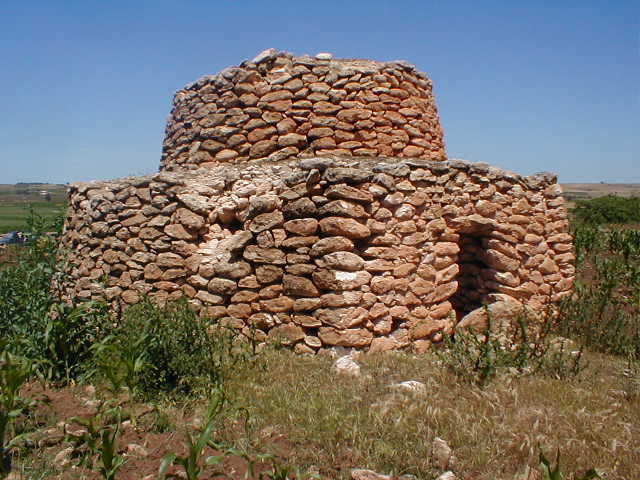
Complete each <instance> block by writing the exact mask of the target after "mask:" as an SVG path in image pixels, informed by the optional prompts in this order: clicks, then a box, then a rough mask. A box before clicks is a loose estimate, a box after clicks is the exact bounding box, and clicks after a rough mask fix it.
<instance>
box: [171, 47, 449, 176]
mask: <svg viewBox="0 0 640 480" xmlns="http://www.w3.org/2000/svg"><path fill="white" fill-rule="evenodd" d="M305 155H307V156H321V155H353V156H364V157H370V156H390V157H391V156H396V157H412V158H425V159H432V160H445V159H446V155H445V150H444V142H443V134H442V129H441V127H440V121H439V118H438V112H437V109H436V105H435V99H434V97H433V94H432V84H431V81H430V80H429V79H428V78H427V76H426V75H425V74H424V73H422V72H420V71H418V70H416V68H415V67H414V66H413V65H410V64H409V63H407V62H403V61H397V62H388V63H379V62H373V61H369V60H336V59H333V58H331V56H330V55H318V56H317V57H316V58H311V57H294V56H293V55H291V54H290V53H286V52H277V51H276V50H273V49H271V50H266V51H265V52H262V53H261V54H260V55H258V56H257V57H256V58H255V59H253V61H250V62H249V61H247V62H244V63H242V64H241V65H240V66H239V67H231V68H228V69H226V70H224V71H222V72H221V73H219V74H218V75H210V76H205V77H202V78H201V79H199V80H198V81H196V82H194V83H191V84H189V85H187V86H186V87H185V88H184V89H182V90H180V91H178V92H177V93H176V95H175V97H174V100H173V109H172V111H171V114H170V116H169V119H168V122H167V127H166V132H165V140H164V144H163V153H162V160H161V169H162V170H176V169H185V168H200V167H205V168H207V167H212V166H214V165H217V164H220V163H242V162H244V161H247V160H250V159H258V158H265V157H268V158H270V159H271V160H274V161H279V160H283V159H286V158H290V157H299V156H305Z"/></svg>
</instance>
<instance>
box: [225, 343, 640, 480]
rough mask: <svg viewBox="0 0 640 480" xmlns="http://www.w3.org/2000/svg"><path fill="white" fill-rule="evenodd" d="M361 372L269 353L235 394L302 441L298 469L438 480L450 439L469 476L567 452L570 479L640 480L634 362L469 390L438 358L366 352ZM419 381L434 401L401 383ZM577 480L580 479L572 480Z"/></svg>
mask: <svg viewBox="0 0 640 480" xmlns="http://www.w3.org/2000/svg"><path fill="white" fill-rule="evenodd" d="M358 363H360V364H361V365H362V375H361V377H360V378H357V379H354V378H350V377H345V376H336V374H334V373H333V372H332V371H331V365H332V360H331V359H330V358H327V357H321V356H317V357H313V358H301V357H299V356H295V355H293V354H291V353H289V352H285V351H274V352H268V353H267V354H266V355H265V356H264V364H263V366H262V368H255V366H254V367H252V368H246V369H240V370H238V371H236V372H235V374H234V376H233V378H232V379H231V381H230V384H229V397H230V398H232V399H234V401H235V403H236V404H237V405H244V406H247V407H248V408H249V409H250V411H251V413H252V418H253V421H254V422H255V423H256V427H257V428H261V429H264V428H265V427H270V428H272V429H275V430H276V431H277V432H279V433H281V434H285V435H286V437H287V438H288V439H289V440H290V442H292V449H291V452H290V454H289V456H290V458H289V461H290V462H291V463H296V464H299V465H302V466H310V465H316V466H318V467H320V470H321V472H322V474H323V477H324V476H328V477H333V478H347V477H348V473H349V468H351V467H361V468H371V469H374V470H376V471H379V472H385V473H395V474H403V473H411V474H414V475H417V476H418V477H419V478H426V479H431V478H435V476H436V475H437V474H438V471H437V470H435V468H434V466H433V465H432V463H431V459H430V456H431V445H432V442H433V439H434V438H435V437H436V436H439V437H442V438H444V439H445V440H446V441H447V442H448V443H449V445H450V446H451V447H452V448H453V449H454V451H455V454H456V456H457V458H458V466H457V468H456V470H457V471H458V473H459V474H460V476H461V478H468V479H471V478H473V479H487V480H489V479H492V480H493V479H513V478H515V477H516V475H517V474H519V473H521V472H523V471H524V469H525V468H526V466H531V467H535V466H537V463H538V452H539V450H538V445H543V446H544V447H545V448H546V449H547V451H549V452H553V453H555V450H556V449H557V448H559V449H560V451H561V453H562V464H563V471H564V472H576V471H584V470H586V469H588V468H591V467H596V468H598V469H599V470H600V471H601V472H602V473H603V474H604V475H603V478H606V479H610V480H614V479H619V480H623V479H624V480H631V479H635V478H640V424H639V421H638V419H639V418H640V397H639V396H638V395H637V394H634V393H633V389H630V388H629V380H628V378H626V377H624V376H623V375H622V374H621V372H622V370H623V367H624V366H623V365H622V364H620V362H619V361H618V360H617V359H615V358H612V357H603V356H595V355H590V357H589V366H588V368H587V369H586V370H585V371H584V372H583V374H582V375H581V377H580V378H579V379H574V380H558V379H553V378H548V377H543V376H534V377H522V378H512V377H507V376H502V377H500V378H499V379H498V380H496V381H494V382H493V383H492V384H491V385H490V386H489V387H487V388H485V389H484V390H482V389H479V388H477V387H473V386H470V385H469V384H468V383H463V382H461V381H460V380H459V379H458V378H456V377H455V376H454V375H453V374H452V373H450V372H449V371H447V369H446V368H445V367H444V366H443V365H442V364H441V363H440V362H439V361H438V360H437V357H436V356H435V355H427V356H421V357H416V356H412V355H408V354H402V353H390V354H385V355H380V354H378V355H367V354H361V355H360V356H359V357H358ZM405 380H418V381H421V382H423V383H424V384H425V385H426V389H427V393H426V394H425V395H417V394H414V393H410V392H405V393H402V392H399V391H397V390H394V389H392V388H390V385H392V384H394V383H398V382H401V381H405ZM566 478H571V477H566Z"/></svg>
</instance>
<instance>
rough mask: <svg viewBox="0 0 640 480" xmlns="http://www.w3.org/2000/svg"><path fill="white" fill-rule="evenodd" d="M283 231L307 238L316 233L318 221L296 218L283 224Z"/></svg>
mask: <svg viewBox="0 0 640 480" xmlns="http://www.w3.org/2000/svg"><path fill="white" fill-rule="evenodd" d="M284 229H285V230H287V231H288V232H291V233H295V234H296V235H302V236H308V235H313V234H314V233H316V231H317V229H318V220H316V219H315V218H298V219H295V220H289V221H288V222H285V223H284Z"/></svg>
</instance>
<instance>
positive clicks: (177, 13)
mask: <svg viewBox="0 0 640 480" xmlns="http://www.w3.org/2000/svg"><path fill="white" fill-rule="evenodd" d="M639 27H640V2H639V1H626V0H609V1H604V0H603V1H591V0H578V1H574V0H561V1H557V0H554V1H547V0H530V1H521V0H505V1H454V0H452V1H430V0H421V1H420V0H416V1H403V0H395V1H385V0H366V1H357V0H352V1H344V0H342V1H331V0H322V1H320V0H317V1H303V0H289V1H278V0H269V1H266V0H254V1H249V0H246V1H243V0H207V1H177V0H173V1H164V0H154V1H90V0H82V1H75V0H64V1H62V0H61V1H53V0H51V1H34V0H30V1H22V0H0V60H1V63H0V92H2V102H1V104H0V105H1V107H0V110H1V112H2V115H1V118H2V120H1V121H0V122H1V123H0V183H14V182H19V181H22V182H28V181H44V182H47V181H50V182H60V183H64V182H71V181H78V180H91V179H107V178H114V177H119V176H124V175H136V174H143V173H151V172H155V171H156V170H157V168H158V163H159V159H160V150H161V143H162V138H163V131H164V126H165V121H166V116H167V114H168V113H169V110H170V106H171V99H172V96H173V93H174V92H175V90H177V89H178V88H180V87H182V86H183V85H185V84H186V83H188V82H190V81H192V80H195V79H196V78H198V77H200V76H202V75H204V74H212V73H216V72H218V71H220V70H221V69H223V68H225V67H227V66H230V65H237V64H239V63H240V62H242V61H243V60H245V59H250V58H253V57H254V56H255V55H256V54H257V53H258V52H260V51H262V50H264V49H266V48H269V47H274V48H277V49H279V50H288V51H290V52H292V53H294V54H296V55H301V54H304V53H309V54H315V53H317V52H324V51H328V52H331V53H333V54H334V56H336V57H357V58H372V59H376V60H395V59H406V60H408V61H409V62H411V63H414V64H415V65H417V66H418V68H420V69H421V70H423V71H425V72H427V74H428V75H429V76H430V77H431V79H432V80H433V82H434V86H435V94H436V101H437V104H438V108H439V111H440V116H441V121H442V124H443V126H444V130H445V141H446V145H447V152H448V154H449V156H450V157H451V158H465V159H467V160H470V161H475V162H479V161H483V162H488V163H491V164H493V165H496V166H500V167H503V168H506V169H510V170H514V171H516V172H518V173H522V174H530V173H533V172H536V171H541V170H548V171H553V172H556V173H558V174H559V175H560V181H563V182H572V181H576V182H577V181H585V182H598V181H607V182H640V51H639V50H640V35H639V31H640V28H639Z"/></svg>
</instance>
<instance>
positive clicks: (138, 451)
mask: <svg viewBox="0 0 640 480" xmlns="http://www.w3.org/2000/svg"><path fill="white" fill-rule="evenodd" d="M127 454H128V455H131V456H133V457H143V458H144V457H146V456H147V455H149V452H148V451H147V449H146V448H144V447H143V446H142V445H138V444H137V443H130V444H129V445H127Z"/></svg>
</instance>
